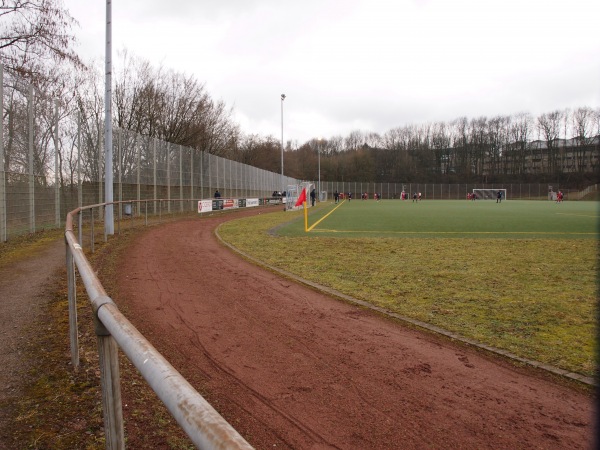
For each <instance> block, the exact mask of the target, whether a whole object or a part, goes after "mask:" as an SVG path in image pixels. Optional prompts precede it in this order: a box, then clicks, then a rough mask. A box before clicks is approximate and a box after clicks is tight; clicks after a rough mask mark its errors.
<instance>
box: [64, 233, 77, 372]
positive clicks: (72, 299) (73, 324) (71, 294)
mask: <svg viewBox="0 0 600 450" xmlns="http://www.w3.org/2000/svg"><path fill="white" fill-rule="evenodd" d="M65 243H66V247H67V284H68V298H69V341H70V344H71V364H73V367H74V368H78V367H79V341H78V337H77V332H78V331H77V289H76V288H75V287H76V286H75V264H74V263H73V253H72V252H71V247H69V243H68V242H66V239H65Z"/></svg>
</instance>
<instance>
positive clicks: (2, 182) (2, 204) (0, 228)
mask: <svg viewBox="0 0 600 450" xmlns="http://www.w3.org/2000/svg"><path fill="white" fill-rule="evenodd" d="M3 117H4V66H3V65H2V64H0V240H1V241H2V242H6V234H7V232H6V215H7V214H6V174H5V173H4V119H3Z"/></svg>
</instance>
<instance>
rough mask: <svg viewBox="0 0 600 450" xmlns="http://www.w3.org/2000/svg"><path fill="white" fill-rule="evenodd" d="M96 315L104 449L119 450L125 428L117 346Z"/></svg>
mask: <svg viewBox="0 0 600 450" xmlns="http://www.w3.org/2000/svg"><path fill="white" fill-rule="evenodd" d="M96 314H97V312H96ZM96 314H95V315H94V323H95V327H96V336H97V337H98V356H99V363H100V382H101V384H102V410H103V412H104V434H105V439H106V448H107V449H109V450H120V449H124V448H125V432H124V429H125V428H124V426H123V408H122V405H121V385H120V374H119V353H118V346H117V343H116V342H115V340H114V339H113V337H112V336H111V335H110V333H109V332H108V330H107V329H106V328H105V327H104V325H103V324H102V322H100V320H99V319H98V317H97V315H96Z"/></svg>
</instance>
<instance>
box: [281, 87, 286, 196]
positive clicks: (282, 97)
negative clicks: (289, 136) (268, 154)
mask: <svg viewBox="0 0 600 450" xmlns="http://www.w3.org/2000/svg"><path fill="white" fill-rule="evenodd" d="M284 100H285V94H281V192H282V193H283V192H284V191H285V181H284V178H283V101H284ZM286 198H287V197H286Z"/></svg>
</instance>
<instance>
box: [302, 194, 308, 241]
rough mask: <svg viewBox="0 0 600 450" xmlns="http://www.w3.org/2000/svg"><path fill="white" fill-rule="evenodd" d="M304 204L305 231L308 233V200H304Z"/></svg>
mask: <svg viewBox="0 0 600 450" xmlns="http://www.w3.org/2000/svg"><path fill="white" fill-rule="evenodd" d="M302 206H304V232H306V233H308V208H307V207H306V200H304V201H303V202H302Z"/></svg>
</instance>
